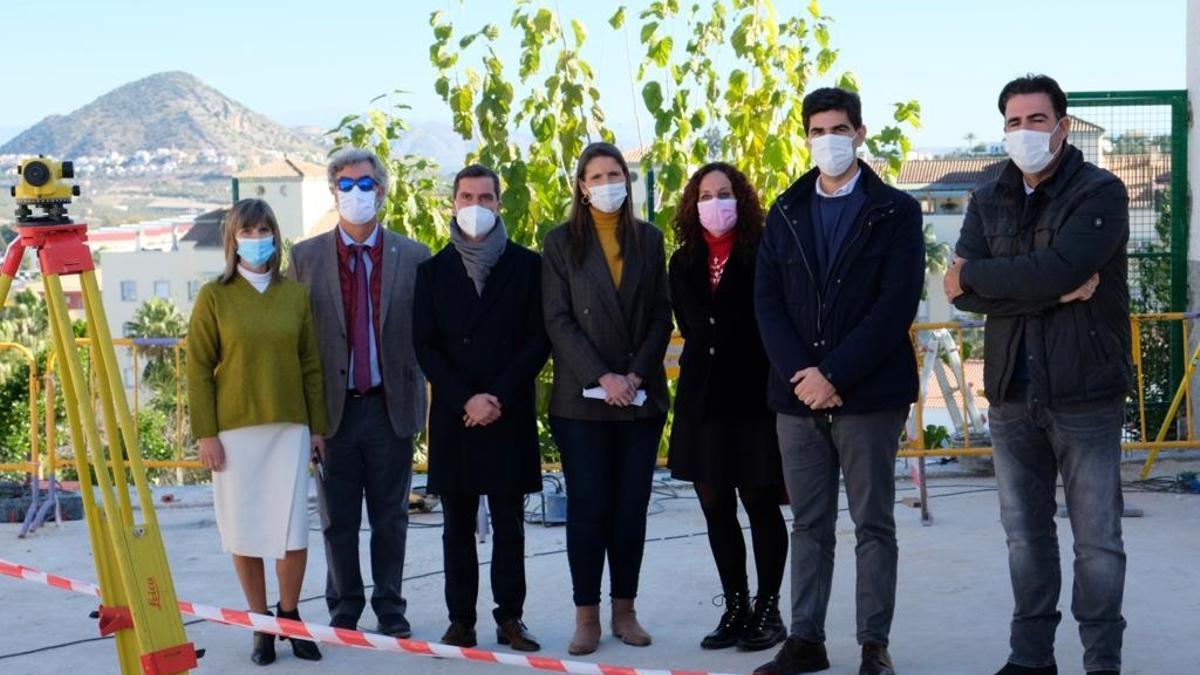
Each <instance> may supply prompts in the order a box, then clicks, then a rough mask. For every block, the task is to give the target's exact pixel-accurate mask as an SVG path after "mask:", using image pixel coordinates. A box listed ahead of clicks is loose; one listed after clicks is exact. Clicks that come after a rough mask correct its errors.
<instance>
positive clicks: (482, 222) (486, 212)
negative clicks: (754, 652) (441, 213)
mask: <svg viewBox="0 0 1200 675" xmlns="http://www.w3.org/2000/svg"><path fill="white" fill-rule="evenodd" d="M454 220H455V222H457V223H458V229H460V230H462V231H463V234H465V235H467V236H468V237H471V238H475V237H482V236H483V235H485V234H487V233H488V232H491V231H492V228H494V227H496V212H495V211H492V210H491V209H485V208H483V207H482V206H480V205H478V204H472V205H471V206H464V207H463V208H461V209H459V210H458V213H456V214H455V216H454Z"/></svg>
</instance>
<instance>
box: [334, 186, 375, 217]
mask: <svg viewBox="0 0 1200 675" xmlns="http://www.w3.org/2000/svg"><path fill="white" fill-rule="evenodd" d="M338 213H340V214H341V216H342V217H343V218H345V219H346V222H348V223H350V224H352V225H362V224H363V223H367V222H370V221H371V219H372V218H374V217H375V214H377V213H379V204H378V203H377V202H376V196H375V191H374V190H371V191H370V192H363V191H362V190H359V189H358V188H357V187H353V188H350V191H349V192H339V193H338Z"/></svg>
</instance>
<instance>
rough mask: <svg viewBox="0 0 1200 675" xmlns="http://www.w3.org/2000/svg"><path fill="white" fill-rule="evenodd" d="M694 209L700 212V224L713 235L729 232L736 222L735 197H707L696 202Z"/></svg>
mask: <svg viewBox="0 0 1200 675" xmlns="http://www.w3.org/2000/svg"><path fill="white" fill-rule="evenodd" d="M696 209H697V210H698V211H699V212H700V226H701V227H703V228H704V229H706V230H708V231H709V232H710V233H712V234H713V235H715V236H718V237H719V236H721V235H723V234H725V233H726V232H729V231H730V230H732V229H733V226H734V225H736V224H737V200H736V199H709V200H707V201H703V202H698V203H697V204H696Z"/></svg>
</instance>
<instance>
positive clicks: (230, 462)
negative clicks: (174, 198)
mask: <svg viewBox="0 0 1200 675" xmlns="http://www.w3.org/2000/svg"><path fill="white" fill-rule="evenodd" d="M224 240H225V272H224V273H223V274H222V275H221V277H220V278H219V279H217V280H216V281H213V282H210V283H208V284H206V285H205V286H204V287H203V288H201V289H200V293H199V295H198V296H197V297H196V305H195V307H194V308H193V309H192V319H191V325H190V327H189V329H188V369H187V376H188V399H189V401H190V404H191V418H192V433H193V434H194V435H195V436H196V438H198V439H200V461H201V462H202V463H203V464H204V466H205V467H206V468H208V469H211V470H212V472H213V507H214V509H215V510H216V515H217V529H218V531H219V532H220V534H221V545H222V548H223V549H224V550H225V551H226V552H227V553H231V554H233V565H234V568H235V569H236V570H237V575H238V580H239V581H240V582H241V585H242V591H243V592H244V593H245V595H246V601H247V603H248V604H249V605H250V610H251V611H254V612H259V613H266V614H270V612H269V611H268V610H267V593H266V579H265V576H264V571H263V559H264V558H274V559H275V571H276V574H277V575H278V577H279V603H278V605H276V610H277V612H278V614H279V616H281V617H285V618H289V619H296V620H299V619H300V614H299V612H298V610H297V603H298V602H299V599H300V584H301V582H302V580H303V579H304V567H305V565H306V563H307V560H308V555H307V554H308V550H307V549H308V463H309V458H310V456H318V455H317V452H318V450H320V451H323V450H324V441H323V438H322V434H324V433H325V424H326V422H325V403H324V393H323V385H322V381H321V362H320V358H319V356H318V354H317V342H316V333H315V332H314V330H313V317H312V310H311V309H310V307H309V303H308V293H307V291H305V289H304V287H303V286H301V285H300V284H299V283H296V282H295V281H291V280H290V279H285V278H284V277H283V276H282V275H281V274H280V273H279V261H280V258H281V255H280V253H281V248H282V246H281V243H282V240H281V238H280V235H279V225H278V223H277V222H276V220H275V214H274V213H272V211H271V207H270V206H268V205H267V203H266V202H264V201H262V200H259V199H246V200H242V201H240V202H238V203H237V204H234V205H233V208H232V209H231V210H230V212H229V215H228V216H226V218H225V226H224ZM274 639H275V638H274V636H273V635H270V634H269V633H255V634H254V651H253V652H252V654H251V660H252V661H254V662H255V663H257V664H259V665H266V664H268V663H271V662H272V661H274V660H275V644H274ZM292 651H293V653H294V654H295V655H296V656H297V657H299V658H302V659H309V660H317V659H320V658H321V653H320V651H318V650H317V645H316V644H315V643H313V642H308V641H298V640H292Z"/></svg>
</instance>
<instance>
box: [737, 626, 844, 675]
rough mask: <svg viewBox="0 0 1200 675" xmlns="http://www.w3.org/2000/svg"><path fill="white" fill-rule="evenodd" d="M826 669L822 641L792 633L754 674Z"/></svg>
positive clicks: (785, 673)
mask: <svg viewBox="0 0 1200 675" xmlns="http://www.w3.org/2000/svg"><path fill="white" fill-rule="evenodd" d="M828 669H829V657H828V656H827V655H826V654H825V643H824V642H809V641H807V640H802V639H800V638H799V637H796V636H795V635H793V636H791V637H789V638H788V639H786V640H784V641H783V646H782V647H780V648H779V652H778V653H776V654H775V658H773V659H771V660H770V661H769V662H767V663H764V664H763V665H761V666H759V667H757V668H755V669H754V675H792V674H793V673H815V672H817V671H821V670H828Z"/></svg>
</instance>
